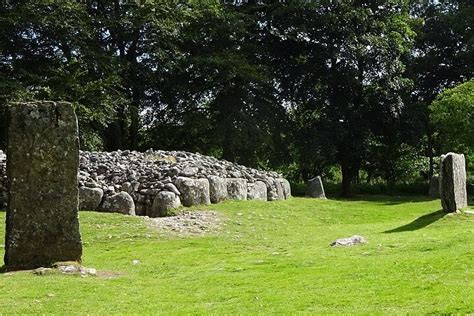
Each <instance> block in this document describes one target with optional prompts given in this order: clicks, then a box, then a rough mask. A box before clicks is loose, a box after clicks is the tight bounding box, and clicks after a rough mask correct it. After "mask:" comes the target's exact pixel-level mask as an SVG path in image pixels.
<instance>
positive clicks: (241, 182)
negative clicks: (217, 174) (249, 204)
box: [227, 178, 247, 201]
mask: <svg viewBox="0 0 474 316" xmlns="http://www.w3.org/2000/svg"><path fill="white" fill-rule="evenodd" d="M227 198H228V199H229V200H238V201H241V200H246V199H247V180H246V179H239V178H229V179H227Z"/></svg>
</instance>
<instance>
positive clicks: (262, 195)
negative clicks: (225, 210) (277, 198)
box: [247, 181, 268, 201]
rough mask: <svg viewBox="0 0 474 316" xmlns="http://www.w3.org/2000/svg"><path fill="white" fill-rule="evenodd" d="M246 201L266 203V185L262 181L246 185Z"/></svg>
mask: <svg viewBox="0 0 474 316" xmlns="http://www.w3.org/2000/svg"><path fill="white" fill-rule="evenodd" d="M247 199H248V200H261V201H266V200H267V199H268V197H267V185H266V184H265V182H262V181H255V182H254V183H249V184H248V191H247Z"/></svg>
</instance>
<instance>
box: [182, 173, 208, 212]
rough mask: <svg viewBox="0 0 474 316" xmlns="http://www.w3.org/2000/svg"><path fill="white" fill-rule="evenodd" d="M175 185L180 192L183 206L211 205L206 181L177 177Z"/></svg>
mask: <svg viewBox="0 0 474 316" xmlns="http://www.w3.org/2000/svg"><path fill="white" fill-rule="evenodd" d="M175 185H176V187H177V188H178V190H179V192H181V203H183V205H184V206H192V205H200V204H205V205H207V204H211V200H210V198H209V181H208V180H207V179H190V178H185V177H178V178H176V180H175Z"/></svg>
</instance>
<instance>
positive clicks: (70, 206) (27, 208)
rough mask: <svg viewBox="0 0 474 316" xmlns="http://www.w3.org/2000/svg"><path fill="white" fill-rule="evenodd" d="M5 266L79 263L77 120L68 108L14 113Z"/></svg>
mask: <svg viewBox="0 0 474 316" xmlns="http://www.w3.org/2000/svg"><path fill="white" fill-rule="evenodd" d="M7 156H8V160H7V175H8V182H9V197H10V199H9V201H8V208H7V216H6V240H5V264H6V266H7V269H9V270H18V269H33V268H38V267H41V266H48V265H51V264H53V263H54V262H58V261H80V260H81V255H82V243H81V236H80V233H79V220H78V186H77V182H78V178H77V175H78V165H79V138H78V131H77V118H76V115H75V114H74V111H73V108H72V106H71V104H69V103H64V102H58V103H55V102H31V103H15V104H12V105H10V107H9V126H8V145H7Z"/></svg>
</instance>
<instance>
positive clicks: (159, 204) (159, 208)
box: [146, 191, 181, 217]
mask: <svg viewBox="0 0 474 316" xmlns="http://www.w3.org/2000/svg"><path fill="white" fill-rule="evenodd" d="M180 206H181V200H180V199H179V196H178V195H176V194H175V193H173V192H170V191H161V192H158V194H157V195H156V196H155V199H154V200H153V206H152V208H151V210H149V211H148V212H147V214H146V215H148V216H149V217H162V216H168V215H170V211H172V210H174V209H177V208H178V207H180Z"/></svg>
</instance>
